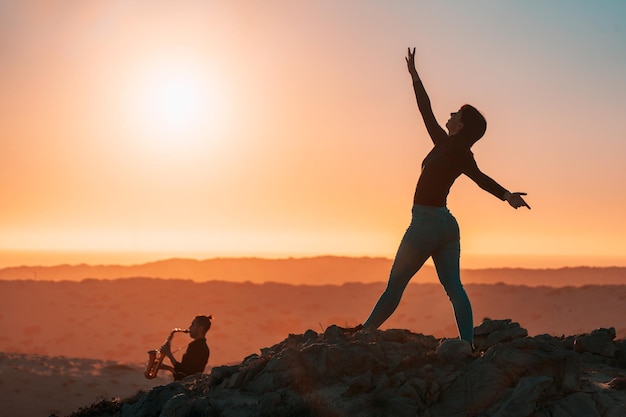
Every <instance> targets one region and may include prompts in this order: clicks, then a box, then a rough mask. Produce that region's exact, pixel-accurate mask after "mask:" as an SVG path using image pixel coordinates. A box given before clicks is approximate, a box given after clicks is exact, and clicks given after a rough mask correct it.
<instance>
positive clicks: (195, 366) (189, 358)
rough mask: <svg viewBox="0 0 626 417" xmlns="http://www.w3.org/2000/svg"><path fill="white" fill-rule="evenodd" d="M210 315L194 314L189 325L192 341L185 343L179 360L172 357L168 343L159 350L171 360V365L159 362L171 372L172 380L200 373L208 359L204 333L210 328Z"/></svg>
mask: <svg viewBox="0 0 626 417" xmlns="http://www.w3.org/2000/svg"><path fill="white" fill-rule="evenodd" d="M212 318H213V317H212V316H196V317H195V318H194V319H193V321H192V322H191V326H189V336H190V337H191V338H192V339H193V342H191V343H189V345H187V350H186V351H185V353H184V354H183V357H182V359H181V361H180V362H178V361H177V360H176V358H174V355H173V354H172V350H171V347H170V345H169V344H166V345H164V346H163V347H162V348H161V351H162V352H163V353H164V354H165V355H166V356H167V357H168V358H169V360H170V361H171V362H172V366H169V365H164V364H161V366H160V369H165V370H167V371H170V372H172V374H173V375H174V380H175V381H179V380H181V379H183V378H185V377H186V376H189V375H193V374H197V373H202V372H204V368H205V367H206V364H207V362H208V361H209V346H208V345H207V343H206V333H207V332H208V331H209V329H210V328H211V319H212Z"/></svg>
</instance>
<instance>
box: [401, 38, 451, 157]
mask: <svg viewBox="0 0 626 417" xmlns="http://www.w3.org/2000/svg"><path fill="white" fill-rule="evenodd" d="M405 59H406V65H407V68H408V70H409V73H410V74H411V78H412V79H413V90H414V91H415V98H416V99H417V107H418V108H419V110H420V113H421V114H422V119H424V124H425V125H426V130H428V134H429V135H430V138H431V139H432V141H433V143H434V144H435V145H436V144H437V143H438V142H439V141H441V140H444V139H446V138H447V137H448V134H447V133H446V131H445V130H443V128H442V127H441V126H439V123H437V119H435V115H434V114H433V109H432V107H431V105H430V98H429V97H428V94H427V93H426V89H425V88H424V84H422V80H421V79H420V77H419V75H418V74H417V69H415V48H413V51H411V48H409V49H408V54H407V57H406V58H405Z"/></svg>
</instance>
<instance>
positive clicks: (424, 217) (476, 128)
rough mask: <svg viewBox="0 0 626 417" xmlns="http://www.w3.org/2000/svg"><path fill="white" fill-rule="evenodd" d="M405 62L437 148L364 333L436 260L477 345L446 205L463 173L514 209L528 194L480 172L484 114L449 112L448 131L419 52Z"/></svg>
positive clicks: (463, 327) (462, 329)
mask: <svg viewBox="0 0 626 417" xmlns="http://www.w3.org/2000/svg"><path fill="white" fill-rule="evenodd" d="M406 62H407V67H408V70H409V73H410V74H411V78H412V79H413V89H414V90H415V97H416V99H417V106H418V108H419V111H420V113H421V114H422V118H423V119H424V124H425V125H426V130H427V131H428V134H429V135H430V138H431V139H432V141H433V143H434V145H435V146H434V147H433V149H432V150H431V151H430V152H429V153H428V155H426V158H425V159H424V161H423V162H422V172H421V174H420V177H419V180H418V182H417V186H416V188H415V196H414V199H413V209H412V219H411V224H410V225H409V227H408V229H407V230H406V233H405V235H404V237H403V238H402V241H401V242H400V247H399V248H398V252H397V254H396V257H395V260H394V263H393V266H392V268H391V273H390V275H389V282H388V284H387V288H386V289H385V291H384V292H383V294H382V295H381V296H380V299H379V300H378V303H377V304H376V306H375V307H374V310H373V311H372V313H371V314H370V316H369V318H368V319H367V320H366V321H365V323H363V329H364V331H371V330H374V329H377V328H378V327H379V326H380V325H382V324H383V323H384V322H385V320H387V319H388V318H389V316H391V314H392V313H393V312H394V311H395V309H396V307H397V306H398V304H399V303H400V298H401V297H402V293H403V292H404V289H405V288H406V286H407V285H408V283H409V281H410V280H411V278H412V277H413V275H415V274H416V273H417V271H418V270H419V269H420V268H421V267H422V265H423V264H424V262H426V260H427V259H428V258H429V257H431V256H432V258H433V261H434V263H435V268H436V270H437V275H438V276H439V281H440V282H441V284H442V285H443V287H444V289H445V291H446V293H447V294H448V297H450V301H451V302H452V306H453V308H454V315H455V317H456V323H457V326H458V329H459V333H460V336H461V339H463V340H467V341H468V342H469V343H470V344H473V338H474V324H473V318H472V306H471V304H470V300H469V298H468V297H467V294H466V293H465V289H464V288H463V284H462V283H461V274H460V266H459V257H460V243H459V238H460V235H459V226H458V224H457V222H456V219H455V218H454V217H453V216H452V214H451V213H450V211H449V210H448V208H447V207H446V199H447V196H448V193H449V192H450V187H451V186H452V184H453V183H454V181H455V180H456V179H457V178H458V177H459V176H460V175H461V174H465V175H467V176H468V177H469V178H471V179H472V180H473V181H474V182H475V183H476V184H478V186H479V187H480V188H482V189H483V190H485V191H487V192H489V193H491V194H493V195H494V196H496V197H497V198H499V199H500V200H503V201H507V202H508V203H509V204H510V205H511V206H512V207H513V208H516V209H517V208H519V207H522V206H525V207H527V208H529V209H530V206H529V205H528V204H526V202H525V201H524V199H523V198H522V196H523V195H526V193H518V192H514V193H511V192H509V191H507V190H506V189H505V188H504V187H502V186H501V185H500V184H498V183H497V182H496V181H494V180H493V179H491V178H490V177H488V176H487V175H485V174H484V173H482V172H481V171H480V169H478V166H477V165H476V161H475V160H474V155H473V153H472V152H471V151H470V148H471V147H472V145H473V144H474V143H476V141H478V139H480V138H481V137H482V136H483V135H484V133H485V130H486V128H487V122H486V120H485V118H484V117H483V116H482V115H481V114H480V112H478V110H476V109H475V108H474V107H472V106H470V105H468V104H465V105H464V106H462V107H461V108H460V109H459V110H458V111H457V112H455V113H451V114H450V119H449V120H448V122H447V123H446V128H447V129H448V132H447V133H446V131H445V130H444V129H443V128H442V127H441V126H439V124H438V123H437V120H436V119H435V116H434V114H433V110H432V108H431V105H430V99H429V98H428V94H426V90H425V89H424V85H423V84H422V81H421V79H420V77H419V75H418V74H417V70H416V69H415V48H413V51H411V49H410V48H409V50H408V55H407V57H406ZM357 327H361V326H357Z"/></svg>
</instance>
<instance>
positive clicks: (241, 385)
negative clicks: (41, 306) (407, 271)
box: [73, 319, 626, 417]
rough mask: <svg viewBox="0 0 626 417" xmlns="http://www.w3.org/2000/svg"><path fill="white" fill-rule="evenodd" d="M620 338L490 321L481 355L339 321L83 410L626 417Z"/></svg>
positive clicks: (482, 332) (243, 416)
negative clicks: (354, 328) (539, 331)
mask: <svg viewBox="0 0 626 417" xmlns="http://www.w3.org/2000/svg"><path fill="white" fill-rule="evenodd" d="M614 338H615V330H614V329H598V330H596V331H594V332H593V333H591V334H589V335H578V336H568V337H565V336H561V337H555V336H550V335H540V336H535V337H528V336H527V332H526V330H525V329H523V328H522V327H520V326H519V324H517V323H512V322H511V320H488V319H485V321H484V322H483V323H481V324H480V325H479V326H478V327H477V328H476V350H475V351H474V352H472V349H471V346H470V345H469V344H468V343H466V342H463V341H459V340H454V339H448V340H440V339H435V338H434V337H432V336H426V335H423V334H415V333H411V332H410V331H408V330H401V329H390V330H386V331H376V332H372V333H361V332H356V333H351V332H344V331H343V329H342V328H340V327H337V326H330V327H329V328H327V329H326V330H325V332H324V333H322V334H318V333H316V332H314V331H312V330H307V331H306V332H305V333H304V334H300V335H295V334H291V335H289V336H288V337H287V338H286V339H285V340H283V341H282V342H280V343H278V344H276V345H274V346H272V347H269V348H265V349H262V350H261V354H260V355H256V354H255V355H251V356H249V357H247V358H245V359H244V360H243V361H242V362H241V363H240V364H238V365H234V366H221V367H215V368H213V369H212V372H211V374H210V375H196V376H190V377H188V378H186V379H184V380H183V381H180V382H172V383H170V384H168V385H165V386H160V387H156V388H154V389H152V390H151V391H149V392H147V393H139V394H138V395H137V396H135V397H134V398H132V399H127V400H124V401H118V402H115V401H113V402H109V403H107V404H100V406H99V405H93V406H92V407H91V408H87V409H83V410H81V411H78V412H76V413H74V414H73V416H76V417H78V416H121V417H169V416H176V417H185V416H187V417H192V416H205V417H213V416H222V417H265V416H267V417H269V416H271V417H282V416H284V417H287V416H302V417H307V416H311V417H312V416H323V417H339V416H363V417H368V416H394V417H402V416H426V417H435V416H446V417H466V416H476V417H487V416H492V417H544V416H545V417H548V416H553V417H556V416H564V417H565V416H570V417H593V416H602V417H617V416H626V343H625V342H624V341H623V340H622V341H615V340H614Z"/></svg>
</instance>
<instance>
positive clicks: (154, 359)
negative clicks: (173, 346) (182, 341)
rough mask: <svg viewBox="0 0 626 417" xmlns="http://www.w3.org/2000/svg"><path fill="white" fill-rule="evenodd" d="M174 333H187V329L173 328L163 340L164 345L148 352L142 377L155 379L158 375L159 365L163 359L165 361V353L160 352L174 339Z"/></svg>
mask: <svg viewBox="0 0 626 417" xmlns="http://www.w3.org/2000/svg"><path fill="white" fill-rule="evenodd" d="M174 333H189V329H181V328H178V327H177V328H175V329H172V331H171V332H170V335H169V336H168V337H167V339H166V340H165V343H163V345H162V346H161V347H160V348H158V349H153V350H149V351H148V362H147V363H146V370H145V371H144V375H145V377H146V378H148V379H153V378H156V376H157V374H158V373H159V369H160V368H161V363H163V359H165V353H164V352H163V351H162V350H163V347H164V346H166V345H169V344H170V342H171V341H172V338H173V337H174Z"/></svg>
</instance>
